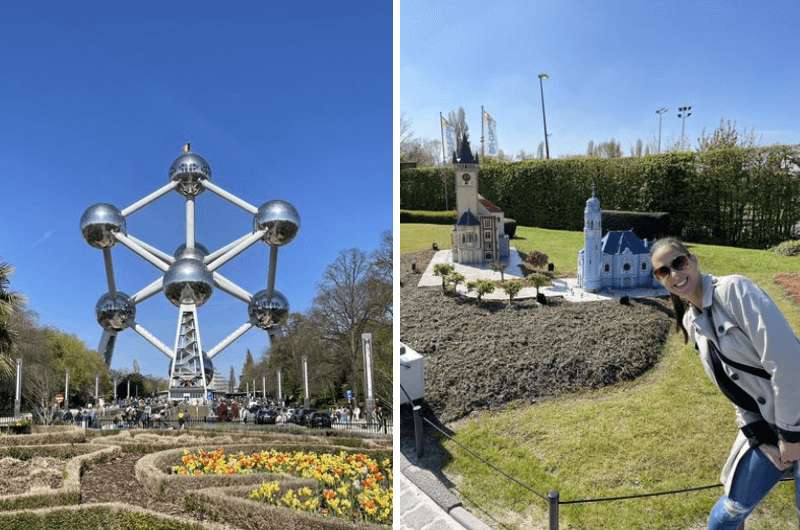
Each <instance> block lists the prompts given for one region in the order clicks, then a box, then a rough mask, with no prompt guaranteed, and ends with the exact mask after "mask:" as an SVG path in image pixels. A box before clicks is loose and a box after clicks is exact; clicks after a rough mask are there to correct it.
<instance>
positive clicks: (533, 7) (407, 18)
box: [400, 0, 800, 157]
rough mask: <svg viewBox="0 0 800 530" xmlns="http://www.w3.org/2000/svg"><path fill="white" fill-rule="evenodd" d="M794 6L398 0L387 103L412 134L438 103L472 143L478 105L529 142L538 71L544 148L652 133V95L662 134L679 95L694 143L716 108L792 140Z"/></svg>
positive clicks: (420, 131) (432, 129)
mask: <svg viewBox="0 0 800 530" xmlns="http://www.w3.org/2000/svg"><path fill="white" fill-rule="evenodd" d="M798 17H800V3H798V2H796V1H776V2H758V3H757V2H744V1H722V0H719V1H702V2H698V1H692V2H689V1H652V2H651V1H616V0H614V1H608V2H599V1H589V0H583V1H560V0H547V1H541V0H540V1H535V2H526V1H522V0H520V1H504V0H498V1H496V2H481V1H476V0H459V1H452V0H446V1H437V2H430V1H426V0H403V2H402V4H401V20H400V28H401V29H400V65H401V66H400V88H401V91H400V108H401V112H402V113H403V114H404V115H405V117H406V118H407V119H409V120H410V121H411V126H412V129H413V131H414V134H415V136H417V137H422V138H432V139H439V138H440V132H439V123H438V113H439V112H440V111H441V112H443V113H445V114H446V113H447V111H448V110H453V109H456V108H458V107H459V106H463V107H464V109H465V111H466V114H467V121H468V125H469V127H470V132H471V135H470V137H471V140H472V145H473V148H477V147H478V145H479V138H480V107H481V105H484V106H485V107H486V110H487V111H489V112H490V113H491V114H492V115H493V116H494V117H495V119H496V120H497V136H498V141H499V147H500V148H501V149H503V150H504V151H505V152H507V153H512V154H516V153H517V152H518V151H519V150H520V149H525V150H526V151H528V152H535V151H536V147H537V145H538V144H539V142H541V141H543V139H544V137H543V131H542V114H541V103H540V95H539V84H538V79H537V77H536V76H537V74H538V73H539V72H546V73H548V74H549V76H550V79H549V80H546V81H545V82H544V97H545V107H546V112H547V125H548V132H549V133H551V137H550V151H551V156H552V157H557V156H561V155H566V154H583V153H585V151H586V145H587V143H588V142H589V141H590V140H594V141H595V142H596V143H597V142H599V141H602V140H606V139H609V138H611V137H614V138H616V139H617V140H620V141H621V142H622V145H623V149H624V151H625V152H626V153H627V152H628V151H629V148H630V146H631V145H632V144H634V143H635V142H636V139H637V138H641V139H642V140H643V142H645V143H648V142H649V141H655V139H656V138H657V135H658V119H657V116H656V114H655V110H656V109H658V108H659V107H662V106H664V107H669V109H670V110H669V112H668V113H667V114H665V115H664V118H663V132H662V138H663V140H662V142H663V143H662V145H664V144H667V143H670V142H671V141H676V140H678V139H679V137H680V131H681V121H680V120H679V119H678V117H677V115H676V114H677V112H676V111H677V107H679V106H682V105H692V106H693V108H694V110H693V115H692V116H690V117H689V118H688V120H687V121H686V135H687V138H688V140H690V141H691V143H692V145H695V146H696V142H697V137H698V136H699V135H700V133H701V131H702V130H703V128H704V127H705V128H706V129H707V130H708V131H711V130H713V129H714V128H715V127H716V126H717V125H718V124H719V121H720V119H721V118H723V117H724V118H726V119H730V120H733V121H735V122H736V123H737V126H738V127H740V128H746V129H748V130H750V129H752V130H754V131H755V133H756V135H757V137H758V139H759V140H760V143H764V144H772V143H798V141H800V125H798V106H797V90H796V87H797V86H798V85H800V71H799V70H798V68H797V64H798V63H797V49H798V48H797V32H796V31H797V30H796V26H797V25H796V22H797V20H798Z"/></svg>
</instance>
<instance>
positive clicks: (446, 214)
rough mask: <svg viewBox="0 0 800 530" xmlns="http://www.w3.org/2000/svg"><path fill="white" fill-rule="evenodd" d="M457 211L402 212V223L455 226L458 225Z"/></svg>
mask: <svg viewBox="0 0 800 530" xmlns="http://www.w3.org/2000/svg"><path fill="white" fill-rule="evenodd" d="M457 213H458V212H456V211H455V210H445V211H443V212H428V211H425V210H400V222H401V223H429V224H434V225H454V224H456V215H457Z"/></svg>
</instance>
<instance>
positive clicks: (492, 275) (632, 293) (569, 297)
mask: <svg viewBox="0 0 800 530" xmlns="http://www.w3.org/2000/svg"><path fill="white" fill-rule="evenodd" d="M576 259H577V258H576ZM437 263H450V264H451V265H453V267H454V268H455V271H456V272H458V273H460V274H463V275H464V283H462V284H461V285H459V286H458V288H457V289H456V290H457V291H458V293H459V294H461V295H463V296H467V297H469V298H477V296H478V295H477V294H476V293H475V292H474V291H473V292H468V291H467V286H466V285H465V284H466V282H468V281H470V280H493V281H499V280H500V273H499V272H495V271H493V270H492V269H491V268H489V267H488V266H473V265H462V264H461V263H453V256H452V252H451V251H450V250H440V251H438V252H437V253H436V254H434V255H433V258H431V261H430V263H428V267H427V268H426V269H425V272H424V273H423V274H422V278H420V280H419V283H418V284H417V287H439V288H441V286H442V279H441V278H440V277H439V276H434V275H433V266H434V265H436V264H437ZM520 263H521V260H520V258H519V253H518V252H517V250H516V249H514V248H512V249H511V256H510V257H509V263H508V265H507V266H506V269H505V271H504V272H503V277H504V278H505V279H506V280H518V279H520V278H521V272H520V269H519V264H520ZM539 292H540V293H542V294H544V295H545V296H547V297H548V298H549V297H553V296H560V297H562V298H564V300H566V301H567V302H600V301H603V300H619V298H620V297H622V296H628V297H630V298H648V297H654V296H666V294H667V291H666V290H665V289H663V288H658V289H644V288H636V289H625V290H605V291H603V292H601V293H590V292H587V291H584V290H583V289H581V288H580V287H578V279H577V278H556V279H554V280H553V282H552V284H551V285H548V286H546V287H541V288H539ZM523 298H536V288H535V287H523V288H522V289H521V290H520V291H519V293H518V294H517V296H515V297H514V299H515V300H521V299H523ZM483 299H484V300H505V301H507V300H508V295H507V294H506V293H505V291H503V290H502V289H500V288H499V287H498V288H496V289H495V290H494V291H493V292H491V293H489V294H485V295H483Z"/></svg>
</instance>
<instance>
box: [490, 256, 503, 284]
mask: <svg viewBox="0 0 800 530" xmlns="http://www.w3.org/2000/svg"><path fill="white" fill-rule="evenodd" d="M489 266H490V267H491V268H492V270H493V271H494V272H499V273H500V281H501V282H504V281H505V280H506V275H505V272H506V266H505V265H504V264H503V262H502V261H500V260H494V261H493V262H492V263H491V264H490V265H489Z"/></svg>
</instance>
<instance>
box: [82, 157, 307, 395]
mask: <svg viewBox="0 0 800 530" xmlns="http://www.w3.org/2000/svg"><path fill="white" fill-rule="evenodd" d="M210 180H211V167H210V166H209V164H208V162H207V161H206V160H205V159H204V158H203V157H202V156H200V155H198V154H197V153H193V152H192V151H191V149H190V146H189V144H186V146H185V147H184V150H183V153H182V154H181V155H180V156H179V157H178V158H176V159H175V160H174V161H173V162H172V164H171V165H170V168H169V181H168V183H167V184H165V185H164V186H162V187H161V188H159V189H157V190H156V191H154V192H152V193H150V194H149V195H146V196H145V197H144V198H142V199H139V200H138V201H135V202H133V203H132V204H130V205H129V206H127V207H126V208H123V209H122V210H119V209H117V208H116V207H115V206H113V205H111V204H105V203H100V204H95V205H93V206H91V207H89V208H88V209H87V210H86V211H85V212H84V214H83V216H82V217H81V221H80V229H81V233H82V234H83V237H84V239H85V240H86V242H87V243H89V245H91V246H92V247H95V248H98V249H102V251H103V260H104V264H105V272H106V280H107V283H108V291H107V292H106V293H105V294H103V295H102V296H101V297H100V299H99V300H98V302H97V305H96V307H95V312H96V315H97V322H98V323H99V324H100V326H101V327H102V328H103V337H102V338H101V340H100V346H99V348H98V350H99V351H100V352H101V353H102V354H103V356H104V357H105V360H106V363H107V364H109V365H110V364H111V358H112V356H113V353H114V345H115V343H116V335H117V334H118V333H120V332H122V331H124V330H126V329H128V328H131V329H133V330H134V331H135V332H136V333H138V334H139V335H141V336H142V337H143V338H144V339H145V340H147V341H148V342H150V344H152V345H153V346H155V348H156V349H158V350H159V351H161V352H162V353H163V354H164V355H165V356H167V358H168V359H169V381H170V387H169V396H170V398H172V399H183V398H185V397H190V398H193V399H200V400H205V399H206V398H207V390H208V387H209V385H211V384H212V379H213V374H214V368H213V359H214V357H215V356H216V355H218V354H219V353H220V352H221V351H223V350H224V349H225V348H227V347H228V346H230V345H231V344H232V343H233V342H235V341H236V340H237V339H238V338H239V337H241V336H242V335H244V334H245V333H246V332H247V331H248V330H249V329H251V328H253V327H258V328H261V329H264V330H266V331H267V333H268V335H269V336H270V337H272V336H274V335H275V333H276V331H277V330H279V329H280V325H281V324H283V323H284V322H286V319H287V316H288V313H289V302H288V301H287V300H286V297H285V296H284V295H283V294H281V293H280V292H278V291H277V290H276V289H275V272H276V269H277V260H278V249H279V247H281V246H284V245H286V244H288V243H289V242H291V241H292V240H293V239H294V238H295V237H296V236H297V233H298V230H299V229H300V215H299V214H298V213H297V210H296V209H295V208H294V206H292V205H291V204H290V203H288V202H286V201H283V200H273V201H268V202H265V203H264V204H263V205H262V206H261V207H260V208H256V207H255V206H254V205H252V204H250V203H248V202H247V201H244V200H243V199H240V198H239V197H236V196H235V195H233V194H231V193H229V192H227V191H225V190H224V189H222V188H221V187H219V186H217V185H216V184H212V183H211V182H210ZM204 190H208V191H210V192H212V193H213V194H215V195H218V196H219V197H221V198H222V199H225V200H226V201H229V202H232V203H233V204H235V205H236V206H238V207H240V208H241V209H242V210H244V211H245V212H246V213H247V214H248V215H250V216H252V217H251V219H253V220H252V223H253V229H252V230H250V231H248V232H247V233H245V234H244V235H243V236H241V237H240V238H238V239H236V240H234V241H231V242H230V243H228V244H226V245H223V246H222V247H221V248H219V249H217V250H215V251H214V252H210V251H209V249H208V248H206V247H205V246H203V245H201V244H200V243H198V242H197V240H196V238H195V200H196V198H197V196H198V195H199V194H200V193H201V192H203V191H204ZM171 191H176V192H178V193H179V194H181V195H183V196H184V197H185V198H186V240H185V242H184V243H182V244H181V245H180V246H178V247H177V248H176V249H175V251H174V252H173V253H172V254H168V253H166V252H163V251H161V250H159V249H158V248H156V247H154V246H152V245H150V244H148V243H145V242H144V241H141V240H139V239H137V238H135V237H133V236H132V235H130V234H128V231H127V217H128V216H130V215H131V214H133V213H134V212H137V211H139V210H141V209H142V208H144V207H145V206H147V205H148V204H150V203H152V202H154V201H155V200H157V199H159V198H160V197H162V196H164V195H166V194H167V193H169V192H171ZM259 241H262V242H264V243H266V244H267V245H269V247H270V252H269V266H268V274H267V288H266V289H263V290H261V291H258V292H257V293H256V294H255V295H252V294H250V293H249V292H247V291H246V290H245V289H243V288H242V287H240V286H238V285H237V284H236V283H234V282H233V281H231V280H230V279H228V278H226V277H225V276H223V275H222V274H221V273H220V272H219V271H218V269H220V268H221V267H222V266H223V265H224V264H225V263H227V262H228V261H230V260H231V259H233V258H234V257H236V256H237V255H239V254H240V253H242V252H244V251H245V250H247V248H249V247H250V246H252V245H254V244H256V243H257V242H259ZM117 242H119V243H121V244H122V245H123V246H125V247H126V248H128V249H129V250H131V251H132V252H133V253H135V254H137V255H138V256H139V257H141V258H142V259H144V260H145V261H146V262H148V263H149V264H151V265H153V266H154V267H156V269H158V271H159V273H160V274H161V276H159V278H158V279H156V280H155V281H153V282H152V283H150V284H149V285H147V286H146V287H144V288H142V289H141V290H139V291H138V292H136V293H134V294H133V295H131V296H128V295H127V294H125V293H123V292H122V291H119V290H117V287H116V281H115V278H114V270H113V265H112V259H111V249H112V247H114V245H115V244H116V243H117ZM215 290H220V291H223V292H225V293H227V294H229V295H231V296H233V297H234V298H236V299H238V300H241V301H243V302H245V303H247V314H246V319H245V318H244V317H245V314H244V311H243V312H242V317H243V320H245V322H244V324H242V325H241V326H239V327H238V328H236V330H235V331H233V332H232V333H231V334H230V335H228V336H227V337H225V338H224V339H223V340H222V341H220V342H219V343H218V344H216V345H215V346H213V347H212V348H210V349H206V348H203V345H202V340H201V336H200V322H199V319H198V308H199V307H200V306H202V305H203V304H204V303H205V302H207V301H208V300H209V298H210V297H211V295H212V294H213V293H214V291H215ZM159 291H163V292H164V296H165V297H166V298H167V300H169V302H170V303H172V304H173V305H175V306H176V307H178V319H177V324H176V335H175V337H176V338H175V343H174V346H173V347H169V346H166V345H165V344H164V343H163V342H162V341H161V340H159V339H158V338H156V337H155V336H154V335H153V334H152V333H150V332H149V331H148V330H147V329H146V328H144V326H142V325H141V323H139V322H138V321H137V320H136V318H137V305H138V304H139V303H141V302H142V301H144V300H146V299H148V298H150V297H152V296H153V295H155V294H157V293H158V292H159Z"/></svg>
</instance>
